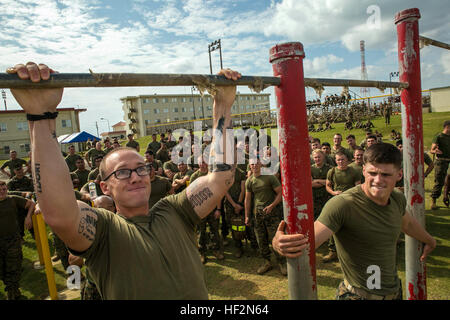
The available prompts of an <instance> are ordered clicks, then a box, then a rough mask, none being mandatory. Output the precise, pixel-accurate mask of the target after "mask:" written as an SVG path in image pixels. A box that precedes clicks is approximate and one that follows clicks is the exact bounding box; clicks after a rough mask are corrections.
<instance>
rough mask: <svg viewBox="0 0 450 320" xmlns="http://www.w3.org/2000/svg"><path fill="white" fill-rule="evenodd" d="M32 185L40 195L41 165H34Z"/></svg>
mask: <svg viewBox="0 0 450 320" xmlns="http://www.w3.org/2000/svg"><path fill="white" fill-rule="evenodd" d="M34 184H35V186H36V190H37V192H39V193H42V184H41V165H40V164H39V163H35V164H34Z"/></svg>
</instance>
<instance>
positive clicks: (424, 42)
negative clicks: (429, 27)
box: [419, 36, 450, 50]
mask: <svg viewBox="0 0 450 320" xmlns="http://www.w3.org/2000/svg"><path fill="white" fill-rule="evenodd" d="M419 45H420V48H421V49H422V48H423V47H424V46H435V47H439V48H442V49H447V50H450V44H448V43H445V42H441V41H437V40H434V39H430V38H427V37H424V36H419Z"/></svg>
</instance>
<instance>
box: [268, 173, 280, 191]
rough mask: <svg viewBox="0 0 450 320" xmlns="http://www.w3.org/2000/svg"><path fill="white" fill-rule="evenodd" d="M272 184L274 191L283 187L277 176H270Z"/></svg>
mask: <svg viewBox="0 0 450 320" xmlns="http://www.w3.org/2000/svg"><path fill="white" fill-rule="evenodd" d="M270 184H271V185H272V189H275V188H278V187H279V186H281V183H280V180H278V178H277V177H275V176H270Z"/></svg>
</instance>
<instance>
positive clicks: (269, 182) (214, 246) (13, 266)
mask: <svg viewBox="0 0 450 320" xmlns="http://www.w3.org/2000/svg"><path fill="white" fill-rule="evenodd" d="M381 107H382V108H385V109H386V106H384V107H383V106H381ZM355 110H357V109H355ZM384 112H386V111H384ZM389 112H390V111H389ZM385 118H386V117H385ZM369 121H370V120H369ZM386 121H387V120H386ZM368 129H369V130H367V134H366V137H365V139H364V140H363V141H361V143H360V144H358V143H357V142H356V138H355V136H354V135H353V134H348V135H347V136H346V137H345V141H346V143H347V147H344V146H343V145H342V142H343V136H342V135H341V134H340V133H336V134H335V135H334V136H333V142H332V143H331V144H330V143H329V142H326V141H320V139H318V138H314V137H313V136H310V161H311V179H312V188H313V203H314V219H317V218H318V216H319V215H320V212H321V210H322V208H323V207H324V205H325V203H326V202H327V201H328V200H329V199H331V198H332V197H334V196H336V195H338V194H340V193H342V192H345V191H346V190H348V189H350V188H352V187H354V186H355V185H358V184H360V183H362V182H364V176H363V174H362V172H363V155H364V151H365V149H367V148H368V147H370V146H371V145H372V144H376V143H379V142H381V141H382V140H383V137H382V135H381V134H379V133H378V132H376V133H373V132H372V131H371V128H368ZM313 132H314V131H312V132H311V133H312V134H313ZM253 135H256V137H255V139H253V138H252V137H251V136H245V138H244V139H238V137H236V138H235V152H236V153H237V154H238V155H239V154H240V155H242V157H241V159H242V161H239V160H238V164H237V168H236V171H235V179H234V183H233V185H232V186H231V188H230V189H229V191H228V193H227V194H226V196H225V197H224V198H223V200H222V201H221V202H220V203H218V204H217V207H216V208H215V209H214V210H213V212H211V214H209V215H208V216H207V217H206V218H204V219H203V221H202V222H201V224H200V226H199V227H198V230H197V233H198V248H199V253H200V256H201V260H202V263H203V264H206V263H208V259H209V257H210V252H211V251H212V255H213V256H214V257H215V259H217V260H223V259H225V256H224V247H225V246H228V245H230V244H231V243H233V244H234V247H235V249H234V256H235V257H236V258H241V257H242V255H243V254H244V253H245V251H244V248H247V250H248V252H247V254H248V255H259V256H260V257H261V258H262V259H263V262H262V263H261V265H260V267H259V268H258V269H257V270H255V271H256V273H257V274H260V275H262V274H265V273H266V272H268V271H269V270H271V269H273V265H272V262H271V259H272V254H274V256H275V260H276V262H277V264H278V265H277V267H278V269H279V271H280V273H281V274H282V275H283V276H286V275H287V268H286V258H285V257H283V256H281V255H279V254H278V253H277V252H276V251H274V250H272V249H271V246H270V244H271V242H272V238H273V237H274V235H275V233H276V231H277V227H278V225H279V223H280V221H281V220H283V208H282V197H281V183H282V181H281V175H280V166H279V157H278V153H277V149H276V148H275V147H273V146H272V144H271V141H270V136H267V135H265V133H264V132H263V131H261V132H258V131H256V130H255V131H254V132H253ZM204 137H205V136H204ZM390 138H391V140H393V141H394V143H395V145H396V146H397V148H399V149H400V150H402V149H401V148H402V140H401V137H400V134H399V133H398V132H396V131H395V130H392V133H391V137H390ZM196 139H199V138H198V137H197V136H194V135H193V133H192V130H191V131H190V132H189V133H188V134H186V135H184V136H180V137H179V139H178V140H176V139H175V138H174V137H173V135H172V132H171V131H168V132H166V133H161V134H160V135H159V137H158V135H157V134H153V135H152V141H151V142H150V143H149V144H148V145H147V146H146V149H145V153H144V155H145V161H146V163H147V166H148V167H149V168H150V180H151V196H150V198H149V205H150V207H152V206H153V205H155V204H156V203H157V202H158V201H159V200H160V199H162V198H164V197H166V196H168V195H170V194H175V193H179V192H181V191H182V190H184V189H185V188H186V187H187V186H188V185H189V184H190V183H192V182H193V181H195V179H197V178H199V177H201V176H203V175H206V174H208V171H209V168H208V155H209V151H208V146H209V145H210V143H211V142H210V139H209V140H208V139H203V141H198V140H196ZM449 139H450V121H446V122H445V123H444V130H443V132H441V133H440V134H438V135H436V136H435V137H434V139H433V144H432V146H431V150H430V152H431V153H432V154H433V156H436V159H435V161H433V160H431V158H430V156H429V155H428V154H427V153H426V152H425V153H424V154H425V163H426V164H427V165H428V167H427V170H426V171H425V177H426V176H428V175H429V174H430V172H431V171H432V170H433V168H436V169H435V170H436V177H435V187H434V188H433V192H432V209H437V205H436V199H437V198H439V197H440V195H441V193H442V188H443V187H444V203H445V204H446V205H447V206H448V205H449V200H448V196H449V188H448V187H449V183H450V181H449V178H448V174H447V170H448V165H449V162H450V141H449ZM252 141H257V145H256V146H254V145H252ZM200 142H202V144H200ZM266 142H267V143H266ZM259 143H261V144H262V145H263V146H264V147H263V148H260V146H259V145H258V144H259ZM122 144H123V145H125V146H126V147H129V148H135V149H136V150H137V151H138V152H139V151H140V145H139V143H138V142H137V141H135V140H134V138H133V135H132V134H130V135H128V141H127V142H126V143H122ZM119 147H121V143H119V141H117V140H113V141H110V140H109V139H106V140H104V141H103V142H101V141H98V142H95V141H94V143H93V144H90V143H89V144H88V147H87V150H84V151H83V152H78V153H77V152H76V151H75V146H70V147H69V149H68V153H67V154H64V156H65V161H66V163H67V166H68V168H69V171H70V175H71V178H72V182H73V187H74V192H75V195H76V198H77V199H78V200H80V201H84V202H86V203H87V204H89V205H92V206H95V207H100V208H106V209H108V210H110V211H112V212H115V207H114V202H113V200H112V199H111V198H109V197H108V196H106V195H104V194H103V192H102V190H101V188H100V180H101V178H100V175H99V165H100V163H101V161H102V159H103V157H105V155H106V154H107V153H108V152H110V151H111V150H114V149H115V148H119ZM174 150H176V152H174ZM182 150H189V151H191V152H190V154H189V155H186V154H185V155H184V156H183V151H182ZM258 150H262V152H258ZM184 152H186V151H184ZM174 154H176V159H173V156H174ZM238 157H239V156H238ZM30 161H31V158H30ZM30 161H28V162H27V161H25V160H23V159H20V158H18V157H17V153H16V151H14V150H12V151H11V152H10V159H9V160H8V161H6V162H5V163H4V164H3V165H2V167H1V169H0V170H1V172H2V173H3V174H4V175H7V176H8V177H9V180H8V181H7V182H6V181H2V180H0V212H2V213H1V214H0V219H1V223H0V259H1V279H2V281H3V282H4V283H5V289H6V291H7V297H8V299H19V298H20V297H21V293H20V290H19V281H20V277H21V272H22V259H23V257H22V245H23V243H24V240H23V238H24V235H25V231H26V230H27V229H28V230H29V232H30V233H33V226H32V222H31V215H32V214H33V211H34V209H35V206H36V203H35V201H33V199H35V198H34V197H33V192H34V185H33V177H32V172H31V169H30ZM6 168H8V169H9V170H6ZM88 168H89V169H88ZM268 168H270V169H271V170H270V171H269V172H267V170H266V171H264V169H268ZM397 187H398V188H399V189H400V190H403V182H402V181H400V182H399V183H398V186H397ZM230 234H231V237H230V236H229V235H230ZM53 240H54V248H55V256H54V257H53V261H54V262H56V261H58V260H60V261H61V263H62V266H63V267H64V269H67V267H68V266H69V265H71V264H76V265H79V266H82V265H83V261H82V259H81V258H77V257H75V256H72V255H71V254H70V253H69V252H68V250H67V248H66V247H65V245H64V243H63V242H62V241H61V240H60V239H58V237H57V236H56V235H53ZM247 241H248V242H249V244H250V246H248V242H247ZM245 243H246V244H247V245H245ZM328 248H329V253H328V254H327V255H326V256H325V257H324V258H323V262H325V263H327V262H331V261H337V255H336V249H335V245H334V243H333V238H330V241H329V243H328ZM84 283H85V284H84V287H83V290H82V293H81V297H82V299H86V300H90V299H100V295H99V294H98V292H97V290H96V288H95V284H94V283H93V282H91V281H90V279H89V272H88V270H87V272H86V281H85V282H84Z"/></svg>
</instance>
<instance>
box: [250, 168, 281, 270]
mask: <svg viewBox="0 0 450 320" xmlns="http://www.w3.org/2000/svg"><path fill="white" fill-rule="evenodd" d="M252 162H253V163H252ZM254 162H256V163H254ZM250 167H251V170H252V176H251V177H249V178H248V179H247V181H246V183H245V217H246V219H245V220H246V223H248V217H249V216H250V213H251V212H253V214H254V217H255V233H256V239H257V241H258V245H259V250H260V253H261V256H262V257H263V258H264V260H265V263H264V264H263V265H262V266H261V267H260V268H258V270H257V273H258V274H264V273H266V272H267V271H269V270H271V269H272V265H271V263H270V257H271V253H270V248H269V246H270V244H271V243H272V239H273V237H274V236H275V233H276V231H277V228H278V225H279V224H280V221H281V219H282V212H283V209H282V207H281V205H280V204H281V184H280V181H279V180H278V179H277V178H276V177H275V176H274V175H261V162H260V160H259V159H258V160H257V161H254V160H251V161H250ZM252 200H254V203H253V208H252V207H251V201H252ZM273 251H274V250H273ZM274 254H275V258H276V260H277V262H278V264H279V267H280V272H281V274H282V275H287V270H286V259H285V258H284V257H282V256H280V255H279V254H278V253H277V252H276V251H274Z"/></svg>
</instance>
